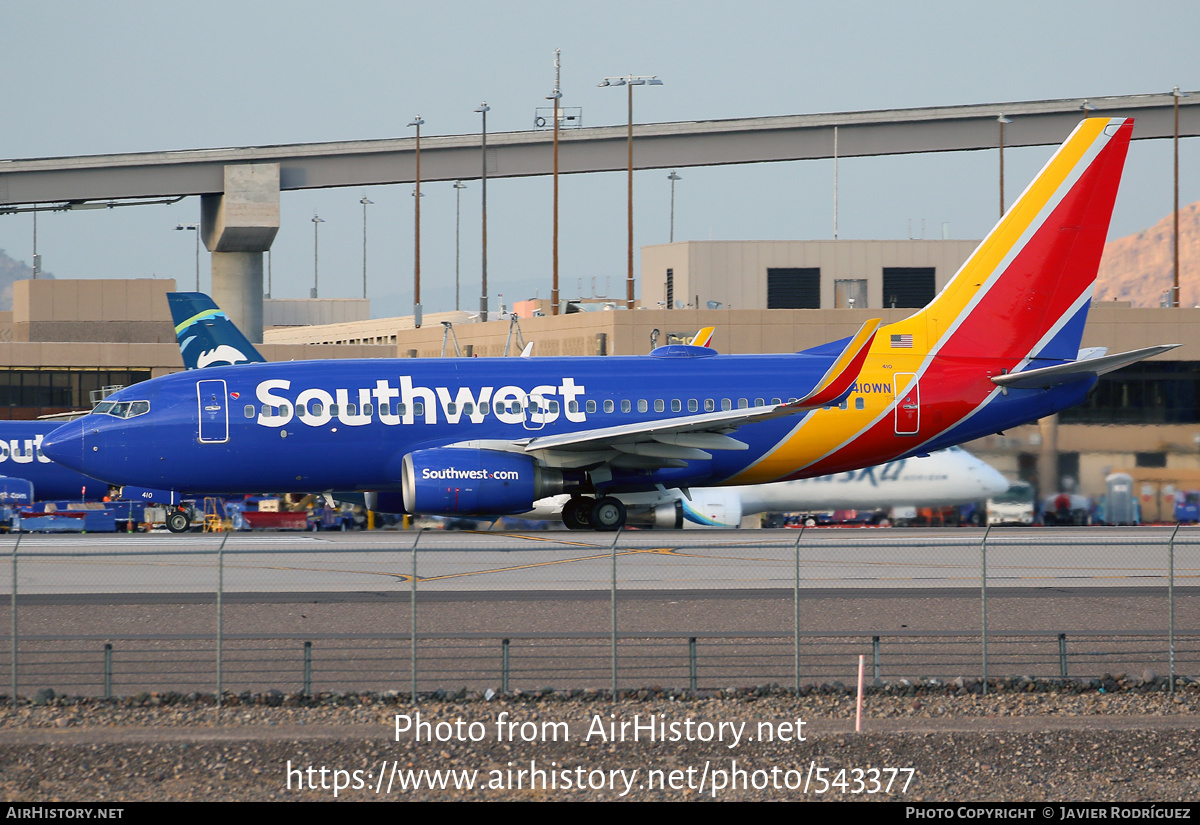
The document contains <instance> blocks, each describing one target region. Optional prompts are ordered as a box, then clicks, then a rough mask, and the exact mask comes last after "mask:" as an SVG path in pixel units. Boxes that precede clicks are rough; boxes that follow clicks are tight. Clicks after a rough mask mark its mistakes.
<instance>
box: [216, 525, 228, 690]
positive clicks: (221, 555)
mask: <svg viewBox="0 0 1200 825" xmlns="http://www.w3.org/2000/svg"><path fill="white" fill-rule="evenodd" d="M227 541H229V532H228V531H225V533H224V534H223V535H222V537H221V546H220V547H218V548H217V712H218V713H219V712H220V710H221V699H222V697H223V695H224V693H225V682H224V673H223V672H222V670H221V661H222V658H223V657H222V652H223V648H224V645H225V601H224V600H225V542H227Z"/></svg>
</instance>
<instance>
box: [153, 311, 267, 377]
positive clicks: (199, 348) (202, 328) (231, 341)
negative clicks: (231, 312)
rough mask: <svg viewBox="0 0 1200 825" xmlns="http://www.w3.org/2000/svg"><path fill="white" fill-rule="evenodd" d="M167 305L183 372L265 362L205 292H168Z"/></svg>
mask: <svg viewBox="0 0 1200 825" xmlns="http://www.w3.org/2000/svg"><path fill="white" fill-rule="evenodd" d="M167 303H168V304H169V305H170V307H171V320H172V321H173V322H174V323H175V338H176V340H177V341H178V342H179V354H180V355H181V356H182V357H183V366H184V367H185V368H186V369H189V370H194V369H202V368H204V367H213V366H226V365H229V364H251V363H253V364H261V363H264V362H265V361H266V360H267V359H266V358H263V357H262V355H261V354H260V353H259V351H258V350H256V349H255V348H254V345H253V344H251V343H250V341H249V340H247V338H246V336H245V335H243V334H242V332H241V330H239V329H238V328H237V327H236V326H235V325H234V323H233V321H231V320H229V317H228V316H227V315H226V314H225V313H224V312H222V311H221V308H220V307H218V306H217V305H216V304H215V303H214V302H213V299H212V298H210V297H208V296H207V295H205V294H204V293H202V292H168V293H167Z"/></svg>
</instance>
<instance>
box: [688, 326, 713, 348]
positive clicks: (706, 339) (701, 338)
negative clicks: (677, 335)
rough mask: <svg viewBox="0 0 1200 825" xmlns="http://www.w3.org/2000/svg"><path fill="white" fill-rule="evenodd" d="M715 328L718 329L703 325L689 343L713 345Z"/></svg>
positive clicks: (694, 345) (704, 345)
mask: <svg viewBox="0 0 1200 825" xmlns="http://www.w3.org/2000/svg"><path fill="white" fill-rule="evenodd" d="M715 330H716V327H701V328H700V331H699V332H697V333H696V334H695V335H694V336H693V337H692V340H691V341H689V342H688V343H689V344H691V345H692V346H693V347H708V346H712V337H713V332H714V331H715Z"/></svg>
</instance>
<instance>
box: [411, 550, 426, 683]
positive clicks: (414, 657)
mask: <svg viewBox="0 0 1200 825" xmlns="http://www.w3.org/2000/svg"><path fill="white" fill-rule="evenodd" d="M424 532H425V528H424V527H422V528H421V529H420V530H418V531H417V537H416V538H415V539H413V545H412V579H411V580H410V585H411V586H410V587H409V599H408V603H409V607H410V609H411V613H410V617H409V621H408V628H409V636H410V639H409V657H408V670H409V673H410V675H411V676H412V688H411V691H412V692H411V694H410V699H411V701H412V703H413V704H414V705H415V704H416V703H417V545H418V544H420V543H421V534H423V533H424Z"/></svg>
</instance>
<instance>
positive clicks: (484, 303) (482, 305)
mask: <svg viewBox="0 0 1200 825" xmlns="http://www.w3.org/2000/svg"><path fill="white" fill-rule="evenodd" d="M475 111H476V112H478V113H479V114H481V115H483V127H482V134H483V172H482V174H481V175H480V189H481V190H482V194H481V197H482V199H483V267H482V269H483V287H482V289H481V291H480V293H479V320H480V321H486V320H487V319H488V287H487V113H488V112H490V111H491V107H490V106H488V105H487V101H484V102H483V103H480V104H479V108H478V109H476V110H475Z"/></svg>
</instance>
